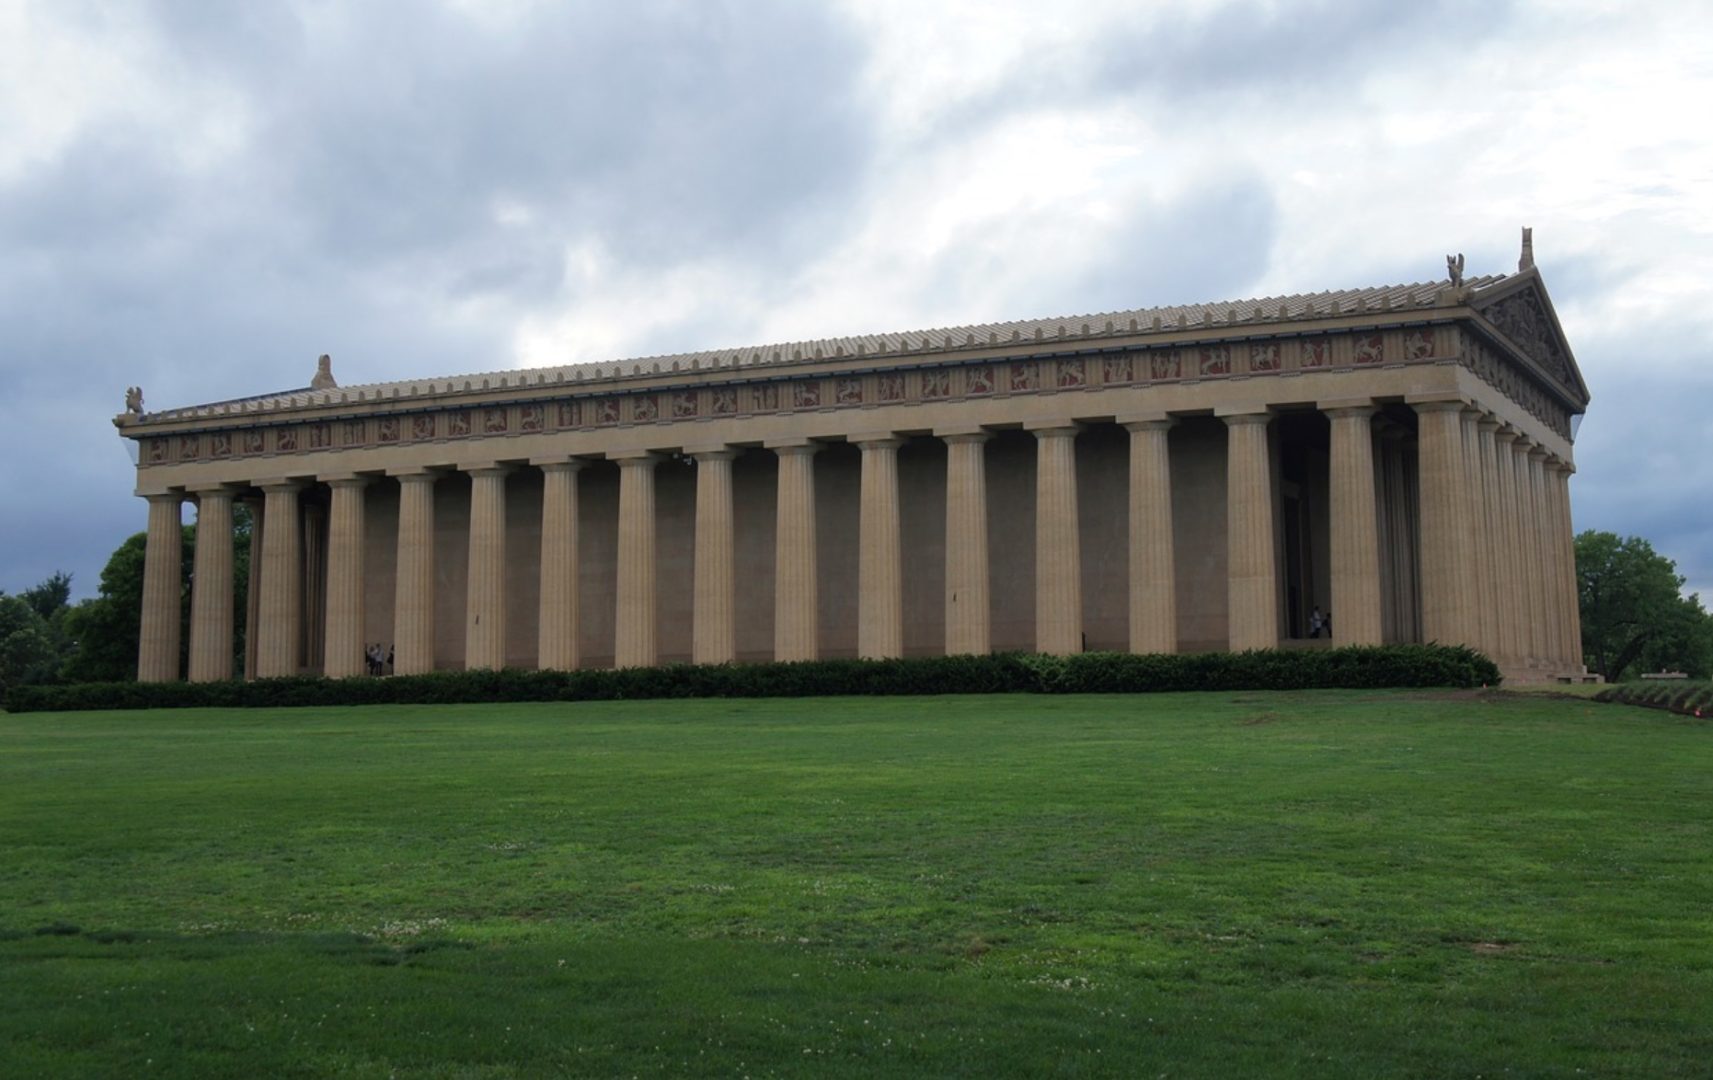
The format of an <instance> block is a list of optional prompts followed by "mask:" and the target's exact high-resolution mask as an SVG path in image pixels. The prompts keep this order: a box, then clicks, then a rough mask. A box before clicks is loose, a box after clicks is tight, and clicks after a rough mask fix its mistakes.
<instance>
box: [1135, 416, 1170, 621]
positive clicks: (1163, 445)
mask: <svg viewBox="0 0 1713 1080" xmlns="http://www.w3.org/2000/svg"><path fill="white" fill-rule="evenodd" d="M1172 423H1173V421H1172V420H1171V419H1170V418H1169V417H1164V416H1162V417H1156V418H1149V419H1146V420H1132V421H1129V422H1127V423H1125V425H1124V428H1125V430H1126V431H1129V432H1130V522H1129V524H1130V651H1131V652H1133V653H1175V652H1177V651H1178V588H1177V564H1176V559H1175V557H1174V556H1175V548H1174V537H1173V533H1172V458H1171V450H1170V443H1169V438H1168V435H1169V433H1170V431H1171V429H1172Z"/></svg>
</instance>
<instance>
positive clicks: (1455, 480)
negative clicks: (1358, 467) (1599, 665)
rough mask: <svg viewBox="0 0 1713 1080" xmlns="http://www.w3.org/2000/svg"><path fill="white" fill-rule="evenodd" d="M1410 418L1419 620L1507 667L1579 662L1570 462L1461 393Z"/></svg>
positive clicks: (1426, 631)
mask: <svg viewBox="0 0 1713 1080" xmlns="http://www.w3.org/2000/svg"><path fill="white" fill-rule="evenodd" d="M1415 409H1416V412H1417V414H1418V417H1419V420H1420V426H1419V444H1420V445H1419V458H1420V468H1421V503H1422V509H1421V516H1422V522H1421V530H1422V623H1423V636H1424V637H1425V638H1426V639H1427V640H1429V641H1439V642H1443V643H1448V644H1449V643H1462V644H1467V645H1469V646H1471V647H1473V648H1476V649H1479V650H1480V651H1482V652H1484V653H1486V654H1487V655H1488V656H1490V657H1492V658H1494V659H1495V660H1496V661H1498V662H1499V664H1500V665H1501V667H1504V668H1505V669H1506V670H1508V671H1517V670H1528V669H1534V670H1537V671H1540V672H1543V673H1546V674H1548V675H1557V674H1560V673H1565V672H1579V671H1581V669H1582V631H1581V618H1580V614H1579V612H1578V606H1577V587H1576V558H1575V548H1574V543H1573V540H1572V536H1573V531H1572V524H1571V519H1570V488H1569V482H1570V476H1571V473H1572V472H1573V471H1574V470H1573V469H1572V468H1571V467H1570V465H1569V464H1568V463H1567V462H1565V461H1563V460H1562V459H1560V458H1558V457H1557V456H1556V455H1554V454H1552V453H1551V452H1550V451H1549V450H1547V449H1546V448H1545V447H1543V446H1542V445H1541V444H1539V443H1538V442H1536V441H1534V440H1532V439H1530V438H1529V437H1528V436H1526V435H1524V434H1522V433H1521V432H1519V431H1517V430H1516V429H1515V428H1512V427H1509V426H1506V425H1503V424H1501V423H1500V422H1499V421H1498V420H1497V419H1495V418H1494V417H1492V416H1490V415H1488V414H1486V413H1485V412H1483V411H1482V410H1480V409H1479V408H1476V407H1474V406H1471V405H1469V404H1468V403H1466V402H1463V401H1460V400H1449V401H1432V402H1423V403H1419V404H1416V405H1415Z"/></svg>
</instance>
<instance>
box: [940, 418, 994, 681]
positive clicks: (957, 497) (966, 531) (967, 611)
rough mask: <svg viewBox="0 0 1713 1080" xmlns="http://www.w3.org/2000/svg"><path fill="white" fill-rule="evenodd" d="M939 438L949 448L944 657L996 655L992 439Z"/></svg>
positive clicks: (960, 434)
mask: <svg viewBox="0 0 1713 1080" xmlns="http://www.w3.org/2000/svg"><path fill="white" fill-rule="evenodd" d="M936 434H939V436H940V438H941V439H943V440H944V441H945V443H946V655H947V656H982V655H985V654H987V653H989V652H991V651H992V650H993V631H992V626H991V624H990V622H989V617H990V614H991V612H990V607H989V599H988V596H989V594H988V580H987V573H988V567H987V457H986V448H987V440H988V434H987V432H985V431H981V430H979V429H978V430H972V431H952V432H947V433H944V434H941V433H939V432H936Z"/></svg>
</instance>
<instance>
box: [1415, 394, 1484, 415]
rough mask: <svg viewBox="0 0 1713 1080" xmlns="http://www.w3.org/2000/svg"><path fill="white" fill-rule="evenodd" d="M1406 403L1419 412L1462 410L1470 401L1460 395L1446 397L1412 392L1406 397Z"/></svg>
mask: <svg viewBox="0 0 1713 1080" xmlns="http://www.w3.org/2000/svg"><path fill="white" fill-rule="evenodd" d="M1404 404H1406V405H1408V406H1409V407H1410V408H1412V409H1414V410H1415V411H1416V412H1418V413H1437V412H1462V411H1463V410H1464V408H1465V406H1467V405H1468V404H1469V403H1468V402H1467V401H1464V400H1463V399H1462V398H1460V397H1444V396H1440V395H1432V394H1410V395H1408V396H1407V397H1405V398H1404Z"/></svg>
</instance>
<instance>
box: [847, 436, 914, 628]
mask: <svg viewBox="0 0 1713 1080" xmlns="http://www.w3.org/2000/svg"><path fill="white" fill-rule="evenodd" d="M851 441H852V442H854V443H856V444H857V446H859V447H860V448H861V449H862V505H861V509H860V518H859V521H858V526H857V533H858V543H857V548H858V561H857V655H858V656H862V657H869V658H875V659H888V658H891V657H898V656H903V655H904V552H903V541H902V538H901V536H900V533H899V520H898V448H899V447H900V446H903V445H904V440H903V439H894V438H891V437H890V436H886V437H880V438H853V439H852V440H851Z"/></svg>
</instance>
